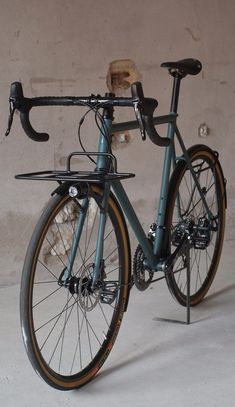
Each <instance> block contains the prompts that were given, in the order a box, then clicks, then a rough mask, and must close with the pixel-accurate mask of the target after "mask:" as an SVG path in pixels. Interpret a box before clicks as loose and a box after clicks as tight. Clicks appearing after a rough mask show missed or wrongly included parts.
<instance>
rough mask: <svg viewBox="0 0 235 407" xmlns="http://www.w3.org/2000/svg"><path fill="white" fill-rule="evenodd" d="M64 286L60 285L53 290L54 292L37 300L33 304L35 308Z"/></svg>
mask: <svg viewBox="0 0 235 407" xmlns="http://www.w3.org/2000/svg"><path fill="white" fill-rule="evenodd" d="M61 288H62V287H58V288H57V289H56V290H54V291H52V293H50V294H48V295H47V296H46V297H44V298H42V299H41V300H40V301H38V302H36V304H34V305H33V308H36V307H37V306H38V305H39V304H41V303H42V302H44V301H45V300H47V299H48V298H49V297H51V296H52V295H53V294H55V293H57V291H59V290H61Z"/></svg>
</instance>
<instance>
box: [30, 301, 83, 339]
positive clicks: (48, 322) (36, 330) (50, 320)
mask: <svg viewBox="0 0 235 407" xmlns="http://www.w3.org/2000/svg"><path fill="white" fill-rule="evenodd" d="M71 298H73V297H72V296H71V297H70V299H69V301H68V302H70V300H71ZM75 303H76V301H75V302H74V303H73V304H71V305H69V306H68V307H67V308H65V307H64V308H63V309H62V311H61V312H58V314H56V315H55V316H54V317H52V318H50V319H49V320H48V321H47V322H45V323H44V324H42V325H40V326H39V327H38V328H37V329H35V330H34V332H35V333H36V332H38V331H39V330H40V329H42V328H44V327H45V326H46V325H48V324H50V322H52V321H54V319H56V318H57V317H58V316H61V315H62V314H63V313H64V312H65V311H66V309H69V308H71V307H72V306H73V305H74V304H75ZM66 305H68V303H67V304H66ZM66 305H65V306H66Z"/></svg>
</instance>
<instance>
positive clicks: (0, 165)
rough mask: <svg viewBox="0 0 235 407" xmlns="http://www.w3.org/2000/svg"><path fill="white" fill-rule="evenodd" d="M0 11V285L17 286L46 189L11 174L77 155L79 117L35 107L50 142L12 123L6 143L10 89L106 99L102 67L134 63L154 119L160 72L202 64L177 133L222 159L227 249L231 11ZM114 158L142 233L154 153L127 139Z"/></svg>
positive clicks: (232, 195) (180, 2)
mask: <svg viewBox="0 0 235 407" xmlns="http://www.w3.org/2000/svg"><path fill="white" fill-rule="evenodd" d="M0 5H1V13H0V55H1V62H0V129H1V131H0V182H1V212H0V277H1V278H0V284H11V283H14V282H18V281H19V279H20V274H21V268H22V263H23V258H24V255H25V250H26V247H27V243H28V240H29V237H30V235H31V232H32V228H33V225H34V224H35V222H36V219H37V218H38V216H39V214H40V212H41V209H42V207H43V206H44V204H45V202H46V201H47V200H48V193H49V191H50V190H51V188H52V185H49V184H46V183H44V184H43V183H40V182H38V183H32V182H30V181H28V182H26V181H25V182H24V181H16V180H14V174H16V173H20V172H27V171H31V170H42V169H52V168H61V163H62V162H63V157H64V156H66V154H67V153H69V152H70V151H72V150H76V149H78V143H77V136H76V130H77V124H78V121H79V115H80V114H81V111H79V110H76V109H75V108H71V109H68V108H63V109H62V108H51V109H44V108H40V109H38V110H35V111H34V112H33V114H32V121H33V123H34V124H35V127H36V128H37V129H38V130H41V131H48V132H49V133H50V135H51V138H50V141H49V142H47V143H44V144H43V143H35V142H32V141H31V140H29V139H28V138H27V137H26V136H25V135H24V133H23V130H22V128H21V126H20V122H19V117H15V121H14V124H13V128H12V132H11V134H10V136H9V137H8V138H7V139H6V138H5V137H4V131H5V129H6V125H7V114H8V95H9V85H10V83H11V82H13V81H16V80H20V81H22V83H23V85H24V92H25V95H26V96H39V95H65V94H70V95H82V94H89V93H91V92H92V93H104V92H105V91H107V85H106V75H107V71H108V67H109V63H110V62H111V61H113V60H116V59H126V58H130V59H131V60H133V61H134V62H135V64H136V66H137V68H138V70H139V72H140V75H141V78H142V81H143V85H144V89H145V94H146V95H148V96H153V97H156V98H157V99H158V100H159V108H158V112H159V113H165V112H166V111H167V110H168V106H169V101H170V92H171V79H170V77H169V76H168V74H167V71H165V70H163V69H161V68H160V67H159V65H160V63H161V62H163V61H165V60H177V59H180V58H184V57H194V58H198V59H200V60H201V61H202V64H203V70H202V73H201V74H200V75H198V76H197V77H187V78H186V79H185V80H184V81H183V84H182V93H181V101H180V112H181V117H180V119H179V125H180V128H181V129H182V131H183V133H184V134H185V140H186V143H187V145H190V144H192V143H198V142H201V141H203V142H205V143H207V144H209V145H210V146H212V147H213V148H215V149H218V150H219V151H220V157H221V161H222V164H223V167H224V170H225V175H226V177H227V179H228V193H229V210H228V218H229V222H228V231H227V237H226V239H227V240H233V239H234V237H235V228H234V225H235V221H234V217H235V216H234V207H235V185H234V179H233V173H234V169H235V160H234V156H235V143H234V127H235V126H234V125H235V117H234V105H235V103H234V102H235V76H234V67H235V53H234V52H233V51H234V37H235V24H234V21H235V2H234V1H233V0H204V1H202V0H158V1H156V0H145V1H144V2H143V0H119V1H114V0H40V1H38V0H1V2H0ZM125 94H128V92H126V93H125ZM127 117H130V118H131V119H132V118H133V113H132V112H129V114H128V113H127V112H122V113H121V112H119V113H118V119H127ZM204 122H205V123H206V124H207V126H208V127H209V129H210V134H209V136H208V137H207V138H206V139H203V140H201V139H199V137H198V127H199V125H200V124H201V123H204ZM92 128H93V127H92V124H89V123H88V125H87V128H86V132H85V133H86V134H85V136H86V145H87V147H88V148H94V147H93V146H95V142H96V139H97V137H96V136H94V135H93V134H92V131H91V130H92ZM117 154H118V157H119V158H120V164H119V168H120V169H123V170H129V171H132V172H136V174H137V178H136V180H135V182H133V181H131V182H130V181H126V185H127V187H128V189H129V191H130V195H131V197H132V199H133V202H134V205H135V207H136V209H137V210H138V212H139V214H140V216H141V219H142V221H143V223H144V225H145V226H146V230H148V225H149V224H150V223H151V222H152V221H153V219H154V210H155V207H156V205H157V202H156V199H155V196H156V194H157V193H158V191H159V174H160V168H161V166H160V165H161V162H162V150H161V149H160V148H156V147H155V146H153V145H152V144H151V142H150V141H149V140H148V141H146V142H145V143H143V142H142V141H141V140H140V137H139V134H138V133H136V132H133V133H132V139H131V143H129V144H128V145H127V146H126V148H122V149H119V150H118V151H117ZM61 157H62V159H61ZM150 180H151V181H150Z"/></svg>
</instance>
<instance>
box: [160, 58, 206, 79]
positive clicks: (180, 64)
mask: <svg viewBox="0 0 235 407" xmlns="http://www.w3.org/2000/svg"><path fill="white" fill-rule="evenodd" d="M161 67H162V68H168V70H169V73H170V74H171V75H172V76H176V75H179V76H181V77H182V78H183V77H184V76H186V75H197V74H198V73H199V72H201V69H202V64H201V62H200V61H198V60H197V59H193V58H187V59H182V60H180V61H177V62H163V63H162V64H161Z"/></svg>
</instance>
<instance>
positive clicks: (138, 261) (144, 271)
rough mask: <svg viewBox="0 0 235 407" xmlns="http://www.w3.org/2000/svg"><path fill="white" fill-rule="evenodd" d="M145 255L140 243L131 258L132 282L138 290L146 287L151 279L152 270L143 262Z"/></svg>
mask: <svg viewBox="0 0 235 407" xmlns="http://www.w3.org/2000/svg"><path fill="white" fill-rule="evenodd" d="M144 260H145V255H144V252H143V250H142V247H141V246H140V245H138V246H137V248H136V251H135V254H134V258H133V282H134V284H135V286H136V287H137V288H138V290H140V291H144V290H146V289H147V288H148V286H149V284H150V283H151V281H152V278H153V274H154V272H153V271H151V270H149V269H148V268H147V267H146V265H145V264H144Z"/></svg>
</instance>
